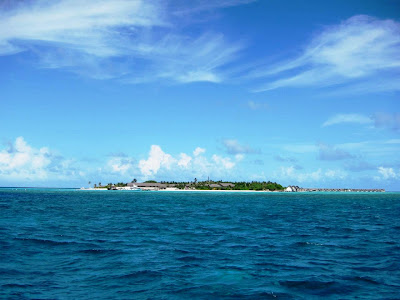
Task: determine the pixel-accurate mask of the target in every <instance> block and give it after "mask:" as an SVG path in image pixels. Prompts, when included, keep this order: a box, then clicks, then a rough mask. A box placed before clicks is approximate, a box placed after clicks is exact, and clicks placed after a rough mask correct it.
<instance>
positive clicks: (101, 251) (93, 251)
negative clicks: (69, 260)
mask: <svg viewBox="0 0 400 300" xmlns="http://www.w3.org/2000/svg"><path fill="white" fill-rule="evenodd" d="M79 252H81V253H88V254H108V253H119V252H120V251H119V250H114V249H85V250H81V251H79Z"/></svg>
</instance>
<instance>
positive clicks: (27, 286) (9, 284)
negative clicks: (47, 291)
mask: <svg viewBox="0 0 400 300" xmlns="http://www.w3.org/2000/svg"><path fill="white" fill-rule="evenodd" d="M2 287H3V288H30V287H33V285H31V284H20V283H7V284H3V285H2Z"/></svg>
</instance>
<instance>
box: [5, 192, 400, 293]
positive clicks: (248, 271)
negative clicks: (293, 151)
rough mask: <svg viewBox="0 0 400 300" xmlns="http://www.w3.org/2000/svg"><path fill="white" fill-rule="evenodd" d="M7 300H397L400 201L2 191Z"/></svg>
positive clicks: (398, 197)
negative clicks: (9, 299)
mask: <svg viewBox="0 0 400 300" xmlns="http://www.w3.org/2000/svg"><path fill="white" fill-rule="evenodd" d="M0 212H1V218H0V249H1V251H0V298H41V299H43V298H46V299H47V298H52V299H54V298H57V299H77V298H79V299H93V298H103V299H111V298H124V299H126V298H135V299H148V298H151V299H169V298H172V299H177V298H182V299H187V298H189V297H190V298H201V299H213V298H215V299H221V298H223V299H239V298H248V299H255V298H267V299H268V298H278V299H279V298H280V299H310V298H322V297H323V298H331V299H337V298H340V299H348V298H355V297H360V298H363V299H365V298H371V299H378V298H381V299H382V298H385V299H387V298H399V297H400V292H399V291H400V194H399V193H376V194H347V193H336V194H335V193H331V194H323V193H315V194H313V193H304V194H303V193H286V194H281V193H184V192H117V191H104V192H99V191H76V190H37V189H28V190H24V189H18V190H13V189H0Z"/></svg>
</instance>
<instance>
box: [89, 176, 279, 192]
mask: <svg viewBox="0 0 400 300" xmlns="http://www.w3.org/2000/svg"><path fill="white" fill-rule="evenodd" d="M89 185H90V184H89ZM94 189H95V190H138V189H140V190H143V191H271V192H274V191H281V192H282V191H284V189H285V187H283V186H282V185H280V184H279V183H276V182H271V181H261V182H260V181H251V182H244V181H242V182H224V181H222V180H219V181H213V180H206V181H198V180H197V179H196V178H195V179H194V180H193V181H180V182H176V181H160V182H157V181H155V180H147V181H145V182H137V180H136V179H134V180H132V182H129V183H123V182H118V183H108V184H107V185H102V184H101V183H99V184H98V185H97V184H95V185H94Z"/></svg>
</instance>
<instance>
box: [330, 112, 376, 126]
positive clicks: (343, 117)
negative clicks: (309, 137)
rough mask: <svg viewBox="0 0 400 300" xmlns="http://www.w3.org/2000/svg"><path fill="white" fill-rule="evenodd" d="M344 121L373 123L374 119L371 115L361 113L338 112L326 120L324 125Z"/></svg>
mask: <svg viewBox="0 0 400 300" xmlns="http://www.w3.org/2000/svg"><path fill="white" fill-rule="evenodd" d="M342 123H356V124H371V123H373V121H372V119H371V118H370V117H367V116H364V115H361V114H337V115H334V116H332V117H330V118H329V119H328V120H326V121H325V122H324V124H322V127H326V126H331V125H336V124H342Z"/></svg>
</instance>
